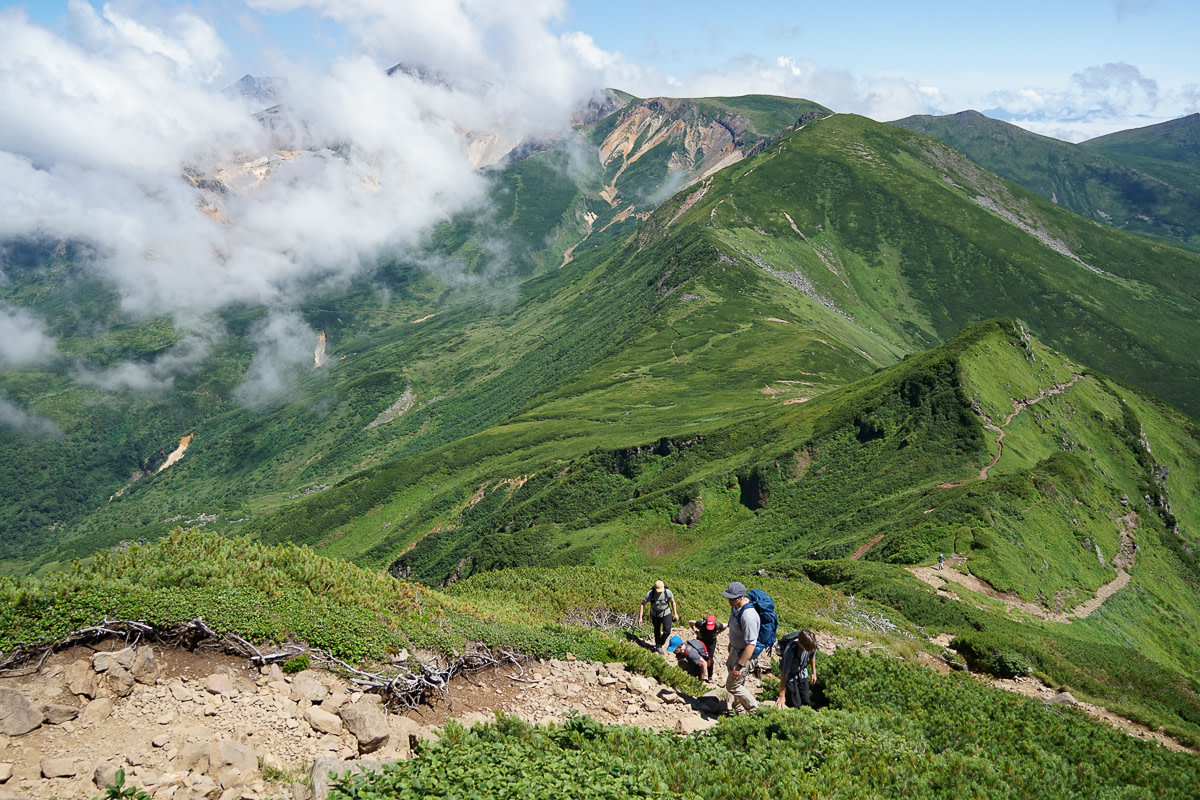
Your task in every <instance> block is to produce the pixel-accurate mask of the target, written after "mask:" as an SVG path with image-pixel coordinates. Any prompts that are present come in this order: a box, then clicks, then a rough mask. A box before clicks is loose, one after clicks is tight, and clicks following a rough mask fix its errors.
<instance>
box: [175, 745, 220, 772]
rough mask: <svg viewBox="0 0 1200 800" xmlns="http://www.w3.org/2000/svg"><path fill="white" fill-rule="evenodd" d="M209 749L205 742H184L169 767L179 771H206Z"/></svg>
mask: <svg viewBox="0 0 1200 800" xmlns="http://www.w3.org/2000/svg"><path fill="white" fill-rule="evenodd" d="M210 750H211V746H210V745H209V744H208V743H207V742H185V743H184V745H183V747H181V748H179V752H178V753H177V754H176V756H175V758H174V759H173V760H172V761H171V768H172V769H175V770H178V771H179V772H201V773H203V772H208V754H209V752H210Z"/></svg>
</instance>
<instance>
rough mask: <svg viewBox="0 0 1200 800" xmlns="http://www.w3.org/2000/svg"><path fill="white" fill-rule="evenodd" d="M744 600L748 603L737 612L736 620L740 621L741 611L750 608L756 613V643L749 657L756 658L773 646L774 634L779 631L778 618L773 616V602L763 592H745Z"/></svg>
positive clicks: (753, 590)
mask: <svg viewBox="0 0 1200 800" xmlns="http://www.w3.org/2000/svg"><path fill="white" fill-rule="evenodd" d="M746 599H747V600H749V601H750V602H749V603H747V604H746V605H744V606H742V607H741V609H740V610H739V611H738V619H739V620H740V619H741V617H742V611H745V610H746V609H747V608H750V607H751V606H753V607H754V610H755V611H757V612H758V621H759V627H758V641H757V643H755V645H754V655H753V656H751V657H752V658H758V654H759V653H761V652H762V651H763V650H766V649H767V648H768V647H774V646H775V633H776V631H777V630H779V617H777V616H775V601H774V600H772V599H771V595H769V594H767V593H766V592H764V591H763V590H761V589H751V590H750V591H748V592H746Z"/></svg>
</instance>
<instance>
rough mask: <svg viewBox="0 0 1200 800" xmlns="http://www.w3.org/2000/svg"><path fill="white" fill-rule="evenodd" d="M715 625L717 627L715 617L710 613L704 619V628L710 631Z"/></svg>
mask: <svg viewBox="0 0 1200 800" xmlns="http://www.w3.org/2000/svg"><path fill="white" fill-rule="evenodd" d="M716 627H717V618H716V617H714V616H713V615H712V614H709V615H708V617H707V618H706V619H705V620H704V629H705V630H709V631H711V630H714V629H715V628H716Z"/></svg>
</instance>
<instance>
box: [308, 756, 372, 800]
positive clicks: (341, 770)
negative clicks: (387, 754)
mask: <svg viewBox="0 0 1200 800" xmlns="http://www.w3.org/2000/svg"><path fill="white" fill-rule="evenodd" d="M331 772H332V773H334V774H335V775H336V776H337V778H338V779H339V780H340V779H341V777H342V776H343V775H344V774H345V773H347V772H349V773H350V774H351V775H362V774H363V773H365V772H374V773H380V772H383V763H382V762H379V761H368V760H366V759H359V760H357V761H339V760H338V759H336V758H318V759H317V760H316V761H315V762H313V768H312V800H326V798H327V797H329V792H330V790H331V789H332V788H333V780H332V779H330V777H329V773H331Z"/></svg>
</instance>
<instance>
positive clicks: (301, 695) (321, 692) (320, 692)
mask: <svg viewBox="0 0 1200 800" xmlns="http://www.w3.org/2000/svg"><path fill="white" fill-rule="evenodd" d="M328 696H329V690H328V689H326V688H325V685H324V684H323V683H321V682H320V681H318V680H317V675H316V673H315V672H313V671H312V670H307V669H306V670H304V671H303V672H297V673H296V674H295V676H293V678H292V688H291V692H290V693H289V694H288V698H289V699H290V700H294V701H296V702H297V703H298V702H300V701H301V700H308V701H309V702H311V703H319V702H321V701H322V700H324V699H325V698H326V697H328Z"/></svg>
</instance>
